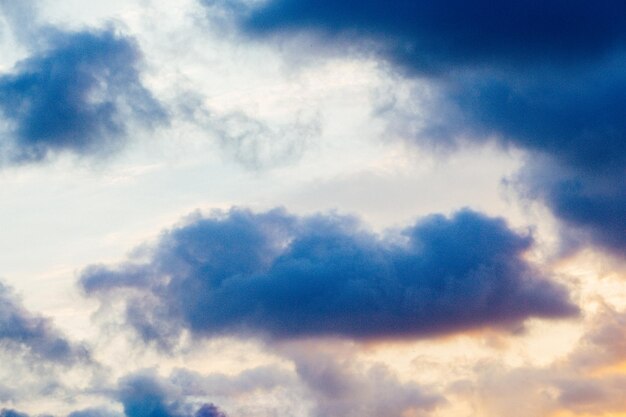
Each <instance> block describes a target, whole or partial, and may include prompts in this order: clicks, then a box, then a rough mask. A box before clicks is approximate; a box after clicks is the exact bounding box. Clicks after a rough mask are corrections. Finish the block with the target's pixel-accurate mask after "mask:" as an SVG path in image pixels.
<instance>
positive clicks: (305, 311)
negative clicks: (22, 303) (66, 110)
mask: <svg viewBox="0 0 626 417" xmlns="http://www.w3.org/2000/svg"><path fill="white" fill-rule="evenodd" d="M531 245H532V238H531V237H530V236H524V235H519V234H517V233H515V232H513V231H511V230H510V229H509V228H508V227H507V226H506V224H505V222H504V221H503V220H502V219H494V218H489V217H486V216H484V215H481V214H479V213H476V212H473V211H470V210H463V211H460V212H458V213H456V214H455V215H454V216H453V217H451V218H446V217H444V216H440V215H436V216H431V217H427V218H425V219H423V220H422V221H420V222H418V223H417V224H415V225H414V226H412V227H408V228H406V229H405V230H404V231H402V233H401V234H399V235H395V237H394V238H388V239H383V238H381V237H380V236H378V235H375V234H372V233H370V232H368V231H365V230H363V228H362V227H361V226H360V225H359V224H358V222H357V221H356V220H355V219H353V218H348V217H340V216H336V215H328V216H325V215H317V216H311V217H304V218H299V217H296V216H291V215H288V214H286V213H285V212H283V211H281V210H274V211H270V212H267V213H263V214H253V213H250V212H248V211H243V210H233V211H231V212H229V213H228V214H224V215H220V216H217V217H211V218H200V217H199V218H195V219H193V220H191V221H189V222H188V223H187V224H185V225H183V226H180V227H178V228H175V229H173V230H171V231H169V232H167V233H165V234H164V235H163V236H162V237H161V239H160V240H159V242H158V244H157V246H156V247H155V249H154V252H153V253H152V256H151V259H150V261H149V262H147V263H139V264H137V263H135V264H133V263H132V262H129V263H127V264H122V265H119V266H117V267H112V268H109V267H106V266H94V267H90V268H88V269H86V270H85V271H84V272H83V274H82V277H81V284H82V286H83V288H84V289H85V291H86V292H87V293H90V294H98V295H101V296H102V297H103V299H104V298H108V297H109V296H110V293H111V291H113V290H115V289H118V288H128V287H134V288H135V289H136V290H137V291H136V293H138V294H139V295H136V296H129V297H130V299H129V300H128V309H127V318H128V320H129V322H130V323H131V324H132V325H133V326H134V327H135V328H136V329H138V330H139V332H140V334H141V335H142V336H143V337H144V338H145V339H147V340H161V341H162V340H163V339H165V340H167V339H171V338H174V337H176V336H178V334H179V333H180V331H181V328H187V329H189V330H190V331H191V332H192V333H193V334H196V335H202V336H213V335H222V334H244V335H247V334H253V335H265V336H269V337H272V338H278V339H284V338H300V337H309V336H324V335H328V336H343V337H350V338H356V339H374V338H409V337H428V336H432V335H438V334H445V333H452V332H458V331H463V330H466V329H474V328H482V327H493V328H511V327H517V326H519V325H520V324H521V323H522V322H523V321H524V320H526V319H528V318H530V317H544V318H561V317H568V316H573V315H575V314H576V313H577V308H576V307H575V306H573V305H572V304H571V302H570V300H569V298H568V294H567V292H566V290H565V289H564V288H563V287H561V286H559V285H557V284H555V283H551V282H550V281H548V280H547V279H545V277H543V276H542V275H541V273H539V272H538V271H537V270H535V269H533V267H532V266H531V265H530V264H529V263H528V262H526V261H525V259H524V253H525V252H526V251H527V250H528V249H529V248H530V247H531ZM125 292H126V293H129V294H130V293H133V292H128V291H125Z"/></svg>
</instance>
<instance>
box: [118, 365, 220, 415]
mask: <svg viewBox="0 0 626 417" xmlns="http://www.w3.org/2000/svg"><path fill="white" fill-rule="evenodd" d="M178 397H179V396H178V395H177V394H176V392H175V391H174V387H172V386H169V385H168V384H167V383H166V382H165V381H161V380H160V379H159V378H158V377H157V376H156V375H155V374H154V373H152V372H149V371H145V372H140V373H137V374H133V375H130V376H128V377H125V378H123V379H122V380H121V381H120V383H119V389H118V399H119V401H120V402H121V403H122V405H123V407H124V414H125V416H126V417H225V414H224V413H223V412H222V411H220V410H219V409H218V408H217V407H216V406H215V405H214V404H203V405H202V406H200V407H199V408H198V409H197V410H196V411H195V412H190V411H189V409H188V408H189V407H188V406H187V405H186V404H184V403H183V401H182V400H183V398H182V397H181V398H178Z"/></svg>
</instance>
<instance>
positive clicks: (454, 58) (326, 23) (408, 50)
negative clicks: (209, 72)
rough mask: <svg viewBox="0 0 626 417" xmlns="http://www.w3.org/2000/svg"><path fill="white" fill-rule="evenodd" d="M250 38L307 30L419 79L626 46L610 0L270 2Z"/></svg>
mask: <svg viewBox="0 0 626 417" xmlns="http://www.w3.org/2000/svg"><path fill="white" fill-rule="evenodd" d="M241 9H242V10H241V12H240V13H241V15H242V18H241V23H240V25H241V27H242V28H243V29H244V30H245V31H247V32H248V33H250V34H252V35H256V36H259V35H266V36H267V35H272V34H276V33H279V34H285V33H286V34H290V33H293V32H297V31H302V30H308V31H312V32H314V33H316V34H317V35H318V36H322V37H325V38H331V39H333V40H335V41H337V40H339V41H341V40H343V39H346V40H348V41H349V42H356V43H359V44H361V45H362V48H367V49H370V50H372V49H373V50H374V51H375V52H376V53H379V54H383V55H384V56H386V57H387V58H388V59H390V60H392V61H393V62H394V63H396V64H398V65H400V66H403V67H404V68H405V69H406V70H408V71H413V72H426V73H433V72H438V73H439V72H448V71H449V70H450V69H451V68H454V67H456V66H459V65H474V66H482V65H484V64H488V65H490V64H492V63H493V62H494V61H497V62H498V64H502V65H506V66H510V67H512V66H514V65H527V64H528V63H535V62H542V61H548V62H556V63H559V62H565V63H568V62H570V61H571V60H577V59H581V57H584V58H589V57H596V56H598V55H601V54H603V53H605V52H606V51H608V50H610V49H612V48H614V47H615V46H616V45H622V44H623V43H624V41H625V40H626V30H625V29H624V27H625V26H626V7H625V6H624V4H623V2H620V1H618V0H609V1H605V2H603V3H602V4H601V5H595V4H594V5H591V4H589V3H588V2H585V1H583V0H575V1H564V0H550V1H546V2H522V3H520V2H517V1H504V2H499V3H497V4H494V3H493V2H490V1H488V0H478V1H473V2H471V3H469V2H465V1H462V0H449V1H445V2H436V1H430V0H420V1H412V2H408V1H407V2H394V3H382V2H379V1H376V0H367V1H356V0H341V1H330V0H324V1H313V0H305V1H298V0H272V1H268V2H261V3H256V4H255V3H252V5H251V6H250V7H248V8H244V7H241Z"/></svg>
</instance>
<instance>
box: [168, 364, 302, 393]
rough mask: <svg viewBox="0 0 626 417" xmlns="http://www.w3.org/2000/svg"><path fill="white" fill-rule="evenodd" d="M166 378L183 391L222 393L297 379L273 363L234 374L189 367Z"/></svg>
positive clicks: (267, 388) (286, 383)
mask: <svg viewBox="0 0 626 417" xmlns="http://www.w3.org/2000/svg"><path fill="white" fill-rule="evenodd" d="M169 380H170V381H171V382H172V383H173V384H174V385H176V386H177V387H179V389H180V390H181V392H183V393H184V394H185V395H193V396H202V395H204V396H206V395H211V396H222V397H234V396H239V395H242V394H248V393H252V392H255V391H260V390H262V391H270V390H272V389H274V388H277V387H281V386H284V387H288V386H293V385H294V384H295V383H296V382H297V380H296V378H294V375H292V373H291V372H288V371H287V370H284V369H280V368H277V367H274V366H260V367H256V368H251V369H247V370H245V371H243V372H241V373H240V374H238V375H235V376H231V375H226V374H220V373H212V374H209V375H201V374H199V373H197V372H192V371H189V370H188V369H177V370H174V372H172V375H171V376H170V378H169Z"/></svg>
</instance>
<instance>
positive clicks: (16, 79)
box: [0, 27, 167, 163]
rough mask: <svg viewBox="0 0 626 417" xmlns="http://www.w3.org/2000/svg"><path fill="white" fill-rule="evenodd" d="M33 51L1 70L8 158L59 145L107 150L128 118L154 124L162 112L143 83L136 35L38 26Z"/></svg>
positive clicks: (0, 109) (29, 158)
mask: <svg viewBox="0 0 626 417" xmlns="http://www.w3.org/2000/svg"><path fill="white" fill-rule="evenodd" d="M39 31H40V33H39V35H38V36H39V37H42V38H43V39H45V41H41V42H38V43H36V47H35V48H34V51H33V52H32V54H31V55H30V56H29V57H28V58H26V59H24V60H21V61H19V62H17V63H16V64H15V66H14V68H13V69H12V70H10V71H9V72H5V73H2V74H0V113H1V115H2V117H3V121H4V122H5V127H4V131H3V132H2V137H1V138H0V141H1V144H2V151H3V153H4V158H5V159H6V160H7V161H8V162H10V163H28V162H38V161H42V160H45V159H46V158H47V157H49V156H51V155H53V154H58V153H64V152H70V153H73V154H77V155H83V156H84V155H106V154H108V153H110V152H112V151H115V150H117V149H119V148H120V147H121V146H122V145H123V143H124V140H125V138H126V136H127V133H128V132H127V130H128V126H129V125H130V124H131V123H134V124H138V125H140V126H143V127H148V128H149V127H154V126H156V125H158V124H161V123H163V122H165V121H166V120H167V114H166V112H165V110H164V109H163V108H162V107H161V105H160V103H159V102H158V101H157V100H156V99H155V98H154V96H153V95H152V93H151V92H150V91H149V90H148V89H147V88H146V87H145V86H144V85H143V83H142V81H141V75H140V72H139V69H140V63H141V52H140V50H139V47H138V45H137V43H136V42H135V41H134V40H133V39H132V38H129V37H126V36H123V35H120V34H118V33H116V31H115V30H114V29H113V28H107V29H102V30H84V31H80V32H64V31H60V30H57V29H55V28H48V27H46V28H42V29H39Z"/></svg>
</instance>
